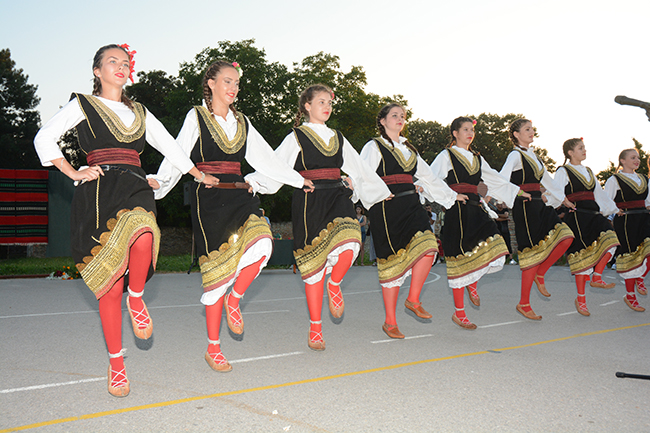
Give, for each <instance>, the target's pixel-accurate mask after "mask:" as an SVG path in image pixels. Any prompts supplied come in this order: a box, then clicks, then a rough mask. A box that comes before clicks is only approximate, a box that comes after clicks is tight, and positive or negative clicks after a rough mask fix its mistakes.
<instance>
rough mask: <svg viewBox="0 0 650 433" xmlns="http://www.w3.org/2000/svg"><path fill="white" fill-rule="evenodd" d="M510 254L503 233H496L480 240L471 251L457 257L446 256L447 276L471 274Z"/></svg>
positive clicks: (454, 276)
mask: <svg viewBox="0 0 650 433" xmlns="http://www.w3.org/2000/svg"><path fill="white" fill-rule="evenodd" d="M507 254H508V247H506V243H505V241H504V240H503V238H502V237H501V235H494V236H490V237H489V238H487V239H486V240H485V241H482V242H479V244H478V245H477V246H475V247H474V249H473V250H472V251H470V252H467V253H465V254H459V255H457V256H456V257H445V262H446V263H447V278H460V277H462V276H464V275H467V274H471V273H472V272H475V271H477V270H479V269H481V268H484V267H486V266H487V265H488V264H489V263H491V262H493V261H495V260H496V259H498V258H499V257H502V256H505V255H507Z"/></svg>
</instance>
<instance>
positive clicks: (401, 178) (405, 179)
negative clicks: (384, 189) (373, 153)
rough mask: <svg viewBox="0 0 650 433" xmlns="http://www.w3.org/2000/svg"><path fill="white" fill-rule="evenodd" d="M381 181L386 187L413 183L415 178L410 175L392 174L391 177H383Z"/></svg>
mask: <svg viewBox="0 0 650 433" xmlns="http://www.w3.org/2000/svg"><path fill="white" fill-rule="evenodd" d="M381 179H382V180H383V181H384V183H385V184H386V185H394V184H396V183H413V176H411V175H410V174H391V175H390V176H382V177H381Z"/></svg>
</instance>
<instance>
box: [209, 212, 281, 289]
mask: <svg viewBox="0 0 650 433" xmlns="http://www.w3.org/2000/svg"><path fill="white" fill-rule="evenodd" d="M262 238H269V239H272V238H273V235H272V233H271V228H270V227H269V225H268V223H267V222H266V220H265V219H263V218H260V217H258V216H257V215H255V214H253V215H251V216H249V217H248V219H247V220H246V222H245V223H244V225H243V226H241V227H240V228H239V230H237V233H233V234H232V235H230V237H229V238H228V242H224V243H223V244H221V246H219V249H218V250H214V251H210V253H208V255H207V256H201V257H199V265H200V266H201V277H202V278H203V291H204V292H209V291H210V290H213V289H216V288H217V287H220V286H222V285H223V284H225V283H226V282H227V281H228V280H229V279H231V278H233V277H234V276H235V273H236V272H237V265H238V264H239V260H241V258H242V256H243V255H244V253H245V252H246V250H248V248H250V247H251V245H253V244H254V243H255V242H257V241H258V240H260V239H262Z"/></svg>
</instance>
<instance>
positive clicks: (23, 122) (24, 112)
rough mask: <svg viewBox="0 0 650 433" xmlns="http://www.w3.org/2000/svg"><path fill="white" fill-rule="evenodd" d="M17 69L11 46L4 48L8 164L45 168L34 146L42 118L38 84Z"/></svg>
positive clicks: (1, 100)
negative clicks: (30, 81)
mask: <svg viewBox="0 0 650 433" xmlns="http://www.w3.org/2000/svg"><path fill="white" fill-rule="evenodd" d="M28 79H29V76H28V75H26V74H24V73H23V70H22V69H16V62H14V61H13V60H11V52H10V51H9V49H3V50H0V149H2V152H3V155H2V156H3V158H2V161H3V163H2V164H3V166H4V167H6V168H41V164H40V162H39V160H38V156H37V155H36V150H35V149H34V145H33V142H34V137H35V136H36V133H37V132H38V124H39V122H40V121H41V117H40V114H39V113H38V111H36V106H38V104H39V102H40V99H39V98H38V96H36V90H37V88H38V86H35V85H33V84H28V83H27V80H28Z"/></svg>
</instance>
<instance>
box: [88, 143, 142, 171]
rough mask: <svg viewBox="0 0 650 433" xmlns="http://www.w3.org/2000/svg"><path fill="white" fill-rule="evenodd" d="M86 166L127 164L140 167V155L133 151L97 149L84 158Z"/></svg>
mask: <svg viewBox="0 0 650 433" xmlns="http://www.w3.org/2000/svg"><path fill="white" fill-rule="evenodd" d="M86 161H88V165H111V164H128V165H135V166H136V167H140V154H138V151H137V150H133V149H120V148H116V147H114V148H111V149H97V150H93V151H92V152H90V153H89V154H88V156H87V157H86Z"/></svg>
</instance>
